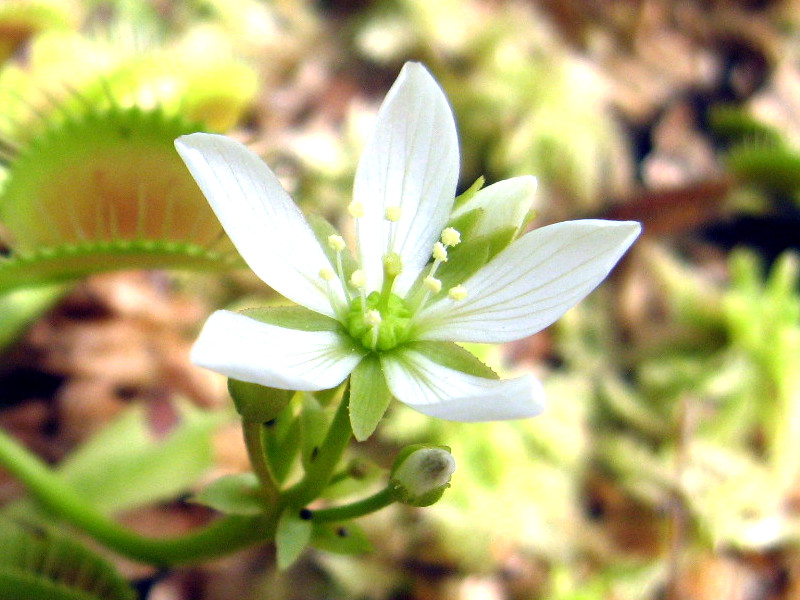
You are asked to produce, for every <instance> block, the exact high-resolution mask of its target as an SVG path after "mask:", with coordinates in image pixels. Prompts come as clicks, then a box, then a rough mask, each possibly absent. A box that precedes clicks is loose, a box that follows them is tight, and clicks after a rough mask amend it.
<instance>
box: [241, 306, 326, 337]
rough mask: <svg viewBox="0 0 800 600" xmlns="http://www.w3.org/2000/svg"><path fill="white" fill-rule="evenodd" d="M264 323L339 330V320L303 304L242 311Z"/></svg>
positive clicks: (301, 328) (300, 328) (304, 328)
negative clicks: (309, 308)
mask: <svg viewBox="0 0 800 600" xmlns="http://www.w3.org/2000/svg"><path fill="white" fill-rule="evenodd" d="M241 312H242V314H243V315H247V316H248V317H252V318H253V319H255V320H257V321H261V322H262V323H269V324H270V325H278V326H279V327H286V328H287V329H297V330H299V331H338V330H339V329H340V328H341V326H340V325H339V322H338V321H336V320H335V319H331V318H330V317H326V316H325V315H321V314H319V313H316V312H314V311H313V310H308V309H307V308H304V307H302V306H263V307H259V308H248V309H245V310H243V311H241Z"/></svg>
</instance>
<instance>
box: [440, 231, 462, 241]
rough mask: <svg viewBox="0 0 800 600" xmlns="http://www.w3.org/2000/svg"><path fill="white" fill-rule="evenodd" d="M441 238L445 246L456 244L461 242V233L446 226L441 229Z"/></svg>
mask: <svg viewBox="0 0 800 600" xmlns="http://www.w3.org/2000/svg"><path fill="white" fill-rule="evenodd" d="M441 240H442V244H444V245H445V246H458V245H459V244H460V243H461V234H460V233H459V232H458V230H457V229H453V228H452V227H446V228H445V229H444V231H442V237H441Z"/></svg>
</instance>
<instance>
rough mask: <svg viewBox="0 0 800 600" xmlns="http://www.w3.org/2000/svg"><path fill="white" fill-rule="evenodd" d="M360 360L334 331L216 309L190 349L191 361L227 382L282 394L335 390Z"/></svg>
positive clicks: (343, 338)
mask: <svg viewBox="0 0 800 600" xmlns="http://www.w3.org/2000/svg"><path fill="white" fill-rule="evenodd" d="M363 355H364V352H363V350H359V349H358V348H356V347H355V346H354V344H353V343H352V341H351V340H350V339H348V338H346V337H344V336H341V335H339V334H338V333H337V332H334V331H299V330H297V329H287V328H284V327H279V326H277V325H271V324H268V323H263V322H261V321H257V320H255V319H252V318H250V317H247V316H245V315H241V314H238V313H234V312H230V311H225V310H220V311H217V312H215V313H214V314H212V315H211V316H210V317H209V319H208V320H207V321H206V323H205V325H204V326H203V330H202V331H201V332H200V337H199V338H198V339H197V342H195V345H194V346H193V347H192V352H191V361H192V362H193V363H194V364H196V365H198V366H201V367H205V368H207V369H211V370H212V371H216V372H217V373H222V374H223V375H227V376H228V377H233V378H234V379H239V380H241V381H247V382H250V383H258V384H261V385H265V386H267V387H273V388H278V389H285V390H301V391H316V390H325V389H330V388H332V387H335V386H337V385H338V384H340V383H341V382H342V381H344V379H345V377H347V376H348V375H349V374H350V372H351V371H352V370H353V369H354V368H355V367H356V365H357V364H358V363H359V361H360V360H361V357H362V356H363Z"/></svg>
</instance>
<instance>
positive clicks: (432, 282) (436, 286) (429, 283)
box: [422, 275, 442, 294]
mask: <svg viewBox="0 0 800 600" xmlns="http://www.w3.org/2000/svg"><path fill="white" fill-rule="evenodd" d="M422 284H423V285H424V286H425V287H426V288H427V289H428V290H429V291H431V292H433V293H434V294H438V293H439V292H441V291H442V282H441V281H439V280H438V279H436V278H435V277H431V276H430V275H428V276H427V277H426V278H425V279H423V280H422Z"/></svg>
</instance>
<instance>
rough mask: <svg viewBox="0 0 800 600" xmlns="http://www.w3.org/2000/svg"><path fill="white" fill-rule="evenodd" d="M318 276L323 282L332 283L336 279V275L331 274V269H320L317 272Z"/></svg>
mask: <svg viewBox="0 0 800 600" xmlns="http://www.w3.org/2000/svg"><path fill="white" fill-rule="evenodd" d="M319 276H320V277H322V278H323V279H324V280H325V281H333V280H334V279H336V273H334V272H333V269H331V268H330V267H322V268H321V269H320V270H319Z"/></svg>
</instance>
